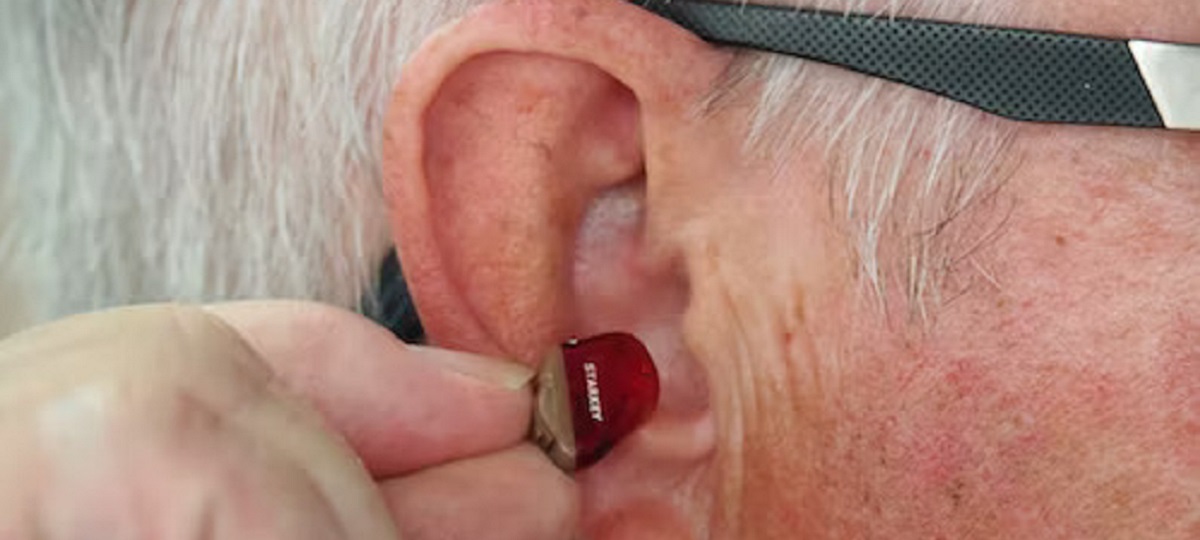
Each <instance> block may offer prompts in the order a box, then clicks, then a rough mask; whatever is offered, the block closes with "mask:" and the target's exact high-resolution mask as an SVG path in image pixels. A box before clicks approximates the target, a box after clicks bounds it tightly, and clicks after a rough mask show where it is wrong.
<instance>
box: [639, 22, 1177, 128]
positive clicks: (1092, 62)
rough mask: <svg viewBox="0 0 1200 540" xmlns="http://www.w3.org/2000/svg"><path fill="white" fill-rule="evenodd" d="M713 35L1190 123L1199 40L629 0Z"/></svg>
mask: <svg viewBox="0 0 1200 540" xmlns="http://www.w3.org/2000/svg"><path fill="white" fill-rule="evenodd" d="M633 1H634V2H635V3H637V4H639V5H641V6H642V7H644V8H645V9H648V10H650V11H652V12H654V13H656V14H658V15H661V16H663V17H665V18H667V19H669V20H671V21H673V22H675V23H677V24H679V25H681V26H683V27H684V28H687V29H688V30H690V31H692V32H693V33H695V34H696V35H698V36H699V37H701V38H703V39H705V40H707V41H711V42H713V43H717V44H722V45H731V46H737V47H747V48H753V49H757V50H763V51H769V52H774V53H780V54H786V55H791V56H797V57H801V58H806V59H810V60H815V61H819V62H824V63H828V64H833V65H837V66H841V67H845V68H848V69H851V70H853V71H857V72H860V73H864V74H867V75H872V76H876V77H881V78H884V79H888V80H891V81H894V82H898V83H901V84H905V85H908V86H913V87H916V88H920V89H923V90H926V91H929V92H933V93H935V94H938V95H941V96H944V97H947V98H950V99H953V100H955V101H959V102H962V103H965V104H968V105H972V106H974V107H978V108H980V109H983V110H985V111H988V112H991V113H994V114H997V115H1000V116H1003V117H1006V118H1011V119H1014V120H1023V121H1033V122H1053V123H1068V124H1087V125H1114V126H1132V127H1150V128H1170V129H1183V130H1200V45H1185V44H1169V43H1157V42H1150V41H1125V40H1116V39H1107V38H1100V37H1092V36H1083V35H1073V34H1061V33H1051V32H1037V31H1030V30H1020V29H1013V28H1000V27H991V26H981V25H968V24H955V23H945V22H937V21H927V20H920V19H907V18H889V17H875V16H868V15H862V14H846V13H840V12H830V11H820V10H804V9H796V8H790V7H780V6H762V5H753V4H726V3H717V2H710V1H693V0H633Z"/></svg>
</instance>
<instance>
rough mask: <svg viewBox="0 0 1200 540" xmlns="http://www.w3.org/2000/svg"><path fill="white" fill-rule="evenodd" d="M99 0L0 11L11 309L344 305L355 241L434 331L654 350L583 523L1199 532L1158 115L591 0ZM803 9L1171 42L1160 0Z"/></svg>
mask: <svg viewBox="0 0 1200 540" xmlns="http://www.w3.org/2000/svg"><path fill="white" fill-rule="evenodd" d="M119 4H121V5H120V6H114V7H112V8H111V10H112V11H111V12H107V11H106V12H103V13H98V12H95V11H88V10H85V9H83V8H82V7H81V8H78V11H73V10H70V9H67V8H64V7H61V6H58V5H57V4H55V6H56V7H53V8H47V7H44V6H43V5H42V3H40V2H35V1H32V0H29V1H19V2H16V7H14V8H11V9H12V10H13V11H14V12H15V13H16V14H17V15H19V16H16V17H6V18H5V20H6V21H13V22H6V23H0V24H9V25H13V28H7V29H5V30H6V32H5V33H4V35H6V36H9V37H6V38H4V39H5V40H7V42H8V43H6V45H8V44H11V45H12V46H11V47H6V51H7V54H9V55H11V56H12V57H13V58H14V59H15V60H20V62H16V61H14V63H13V65H20V66H21V67H22V70H21V71H19V72H17V73H14V70H6V75H5V77H9V78H10V79H9V80H6V81H5V83H4V85H3V86H0V89H2V92H0V103H3V104H4V108H3V110H6V111H13V112H12V113H11V114H13V117H12V120H6V124H7V127H17V128H18V129H16V130H13V133H11V134H9V135H8V140H7V143H6V148H7V150H5V151H4V152H3V153H0V156H3V157H4V158H5V160H6V162H4V163H5V164H6V166H7V167H8V169H9V171H10V173H11V174H12V176H11V179H6V182H5V183H4V184H0V189H6V190H7V192H6V194H7V198H6V199H4V200H5V201H6V202H8V203H10V204H12V205H13V208H14V209H15V210H13V214H12V215H15V216H21V215H22V214H28V215H26V216H23V217H22V218H21V219H18V220H13V221H11V222H7V223H4V224H3V225H4V227H5V228H4V229H0V235H2V236H0V247H4V248H6V249H8V250H9V252H10V253H15V254H19V255H20V257H19V258H12V257H9V258H6V260H7V261H8V263H7V264H6V267H5V273H4V274H3V275H2V277H3V278H5V279H6V280H7V282H8V283H10V284H13V283H15V284H17V285H15V286H14V287H15V288H19V289H20V290H22V291H26V292H27V294H26V295H25V299H26V300H28V301H27V302H26V303H25V304H24V305H26V306H28V307H29V308H30V310H31V311H30V312H29V318H38V317H47V316H52V315H56V314H60V313H65V312H70V311H76V310H80V309H85V308H90V307H95V306H98V305H104V304H111V303H124V302H129V301H137V300H148V299H162V298H179V299H203V300H211V299H218V298H230V297H247V296H294V297H295V296H299V297H311V298H317V299H321V300H325V301H328V302H331V303H336V304H341V305H345V306H354V305H356V304H357V302H358V301H359V299H360V298H362V297H363V292H364V291H365V290H366V288H367V286H368V284H369V282H370V279H371V276H372V271H373V270H374V269H375V268H377V265H378V262H379V258H380V257H381V256H382V253H383V252H384V251H386V249H387V248H388V247H389V245H391V244H392V243H393V242H394V243H395V245H396V246H397V248H398V250H399V253H400V256H401V260H402V261H403V263H404V267H405V270H406V274H407V277H408V279H409V282H410V286H411V287H412V290H413V293H414V297H415V300H416V303H417V306H418V309H419V310H420V313H421V316H422V319H423V321H424V323H425V325H426V327H427V330H428V332H429V335H430V337H431V339H432V341H434V342H435V343H437V344H440V345H443V346H448V347H454V348H462V349H467V350H473V351H478V352H483V353H489V354H499V355H507V356H512V357H517V358H521V359H525V360H528V361H534V360H535V359H537V358H539V356H540V352H541V351H542V350H544V349H545V348H546V347H548V346H550V345H551V344H553V343H555V342H557V341H561V340H562V339H564V338H566V337H568V336H571V335H588V334H592V333H597V332H601V331H607V330H613V329H620V330H627V331H632V332H634V333H636V334H638V335H639V336H640V337H642V338H643V340H644V341H646V343H647V345H648V346H649V347H650V349H651V351H652V352H653V353H654V355H655V357H656V359H657V360H658V362H659V369H660V372H661V373H662V374H663V376H664V387H663V394H662V402H661V404H660V408H659V411H658V412H657V413H656V415H655V416H654V418H652V419H651V421H650V422H649V423H648V424H647V425H646V426H645V427H644V428H643V429H642V430H640V431H639V432H638V433H637V434H635V435H634V436H633V437H632V438H631V439H630V440H628V441H626V442H625V443H623V444H622V445H621V446H619V447H618V448H617V449H616V450H615V451H614V452H613V454H612V455H611V456H610V458H609V459H607V460H605V461H604V462H602V463H601V464H599V465H597V466H596V467H594V468H593V469H590V470H589V471H587V472H586V473H584V474H582V475H580V477H579V485H580V493H581V515H582V518H583V519H582V528H583V530H584V531H585V533H586V534H588V535H589V536H590V537H597V538H606V537H612V538H627V537H631V536H633V537H637V535H639V534H640V535H642V536H645V537H649V538H675V537H679V538H688V537H705V536H713V537H722V538H770V537H781V538H793V537H832V538H839V537H863V536H878V537H885V538H891V537H931V536H945V537H969V538H988V537H995V538H1013V537H1037V536H1043V535H1047V534H1054V535H1057V536H1064V537H1086V538H1091V537H1110V536H1111V537H1122V536H1130V535H1136V536H1139V537H1145V536H1150V537H1156V536H1157V537H1188V536H1189V535H1195V534H1197V531H1198V530H1200V514H1198V513H1197V512H1198V510H1197V509H1198V508H1200V499H1197V495H1196V494H1197V493H1200V473H1198V472H1197V471H1200V462H1198V461H1197V458H1196V456H1200V442H1198V441H1200V436H1197V432H1196V429H1197V428H1196V426H1197V425H1198V423H1200V346H1198V345H1197V339H1196V337H1195V336H1196V335H1197V334H1198V333H1200V303H1198V302H1197V299H1196V298H1194V296H1195V295H1196V293H1193V291H1197V290H1200V270H1196V269H1197V268H1200V264H1198V263H1200V233H1198V232H1197V231H1200V223H1198V222H1200V218H1198V217H1197V216H1200V184H1197V183H1196V181H1195V180H1196V178H1197V176H1200V139H1197V137H1196V136H1195V135H1194V134H1170V133H1166V132H1152V131H1143V130H1128V129H1115V128H1096V127H1071V126H1046V125H1032V124H1018V123H1014V122H1010V121H1007V120H1002V119H998V118H995V117H992V116H989V115H987V114H985V113H982V112H979V111H976V110H973V109H969V108H967V107H965V106H962V105H958V104H954V103H950V102H947V101H945V100H942V99H940V98H936V97H933V96H930V95H927V94H924V93H921V92H919V91H916V90H912V89H909V88H905V87H901V86H898V85H894V84H892V83H888V82H883V81H879V80H873V79H870V78H867V77H864V76H860V75H856V74H851V73H847V72H843V71H840V70H838V69H836V68H830V67H827V66H821V65H817V64H812V63H807V62H803V61H798V60H792V59H786V58H782V57H775V56H771V55H767V54H760V53H748V52H734V51H730V50H726V49H721V48H717V47H714V46H712V45H709V44H706V43H704V42H702V41H700V40H699V39H697V38H695V37H694V36H692V35H690V34H688V33H687V32H685V31H683V30H682V29H680V28H678V27H676V26H674V25H673V24H671V23H669V22H667V21H665V20H662V19H660V18H658V17H656V16H654V15H652V14H650V13H648V12H645V11H643V10H641V9H639V8H637V7H636V6H633V5H629V4H626V3H624V2H621V1H619V0H566V1H563V0H559V1H550V0H529V1H505V0H498V1H495V2H486V3H482V2H481V3H480V4H481V5H480V6H474V5H473V4H474V3H471V2H465V3H453V2H452V3H439V2H424V3H423V2H419V1H416V2H411V3H395V2H383V1H379V0H363V1H361V2H351V3H329V5H325V3H320V4H321V5H316V4H317V3H312V4H313V5H309V3H300V4H296V5H295V7H289V8H288V9H286V10H283V9H279V8H277V7H270V6H265V5H264V6H257V5H256V4H254V3H221V4H219V5H218V4H212V5H209V4H203V3H198V2H197V3H193V2H176V3H149V2H138V3H128V2H127V3H119ZM805 5H818V6H819V7H826V8H833V9H853V10H857V11H866V12H880V13H889V14H900V15H915V16H927V17H934V18H940V19H945V20H951V21H960V22H985V23H998V24H1005V25H1010V26H1025V27H1030V28H1038V29H1044V30H1060V31H1072V32H1080V33H1092V34H1102V35H1110V36H1114V37H1129V38H1134V37H1137V38H1145V39H1159V40H1175V41H1190V42H1200V33H1197V29H1198V28H1200V14H1198V13H1197V12H1196V11H1195V10H1194V7H1193V6H1192V5H1191V3H1190V2H1188V1H1187V0H1156V1H1155V2H1152V3H1151V4H1146V3H1144V2H1142V3H1132V2H1128V3H1122V2H1115V1H1114V2H1108V3H1107V4H1106V5H1105V6H1104V8H1105V9H1095V4H1094V3H1093V4H1088V3H1085V2H1074V1H1070V0H1063V1H1059V2H1041V3H1038V2H997V1H989V0H922V1H918V0H913V1H910V2H882V1H880V2H857V1H852V2H845V1H830V2H821V3H817V4H813V3H805ZM256 6H257V7H256ZM39 40H42V41H39ZM47 44H52V45H54V46H53V47H51V46H48V45H47ZM18 83H19V84H18ZM10 105H23V106H21V107H15V106H10ZM6 114H9V113H6ZM14 261H20V264H13V262H14ZM81 272H84V273H86V274H87V275H88V277H89V278H90V279H88V280H83V279H81V276H80V273H81ZM6 305H8V304H7V303H6ZM1046 531H1053V533H1047V532H1046Z"/></svg>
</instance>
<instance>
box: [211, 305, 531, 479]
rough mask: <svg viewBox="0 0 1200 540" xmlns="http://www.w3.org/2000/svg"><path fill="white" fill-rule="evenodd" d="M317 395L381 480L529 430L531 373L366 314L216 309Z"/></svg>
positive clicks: (283, 374)
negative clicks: (416, 340)
mask: <svg viewBox="0 0 1200 540" xmlns="http://www.w3.org/2000/svg"><path fill="white" fill-rule="evenodd" d="M208 309H209V311H210V312H212V313H214V314H216V315H217V316H219V317H220V318H221V319H223V320H224V321H226V322H227V323H228V324H229V325H230V326H232V327H233V328H234V329H235V330H236V331H238V332H239V333H240V334H241V335H242V336H243V337H244V338H245V339H246V340H247V341H248V342H249V343H250V345H251V346H252V347H253V348H254V349H255V350H256V351H257V352H258V353H259V354H260V355H261V356H262V357H263V359H264V360H265V361H266V363H267V364H268V365H269V366H270V367H271V368H272V369H273V370H274V372H275V374H276V376H277V377H278V378H279V379H280V381H281V382H282V383H283V385H284V386H285V387H286V388H287V389H288V390H290V391H292V392H293V393H295V394H297V395H298V396H300V397H301V398H302V399H305V400H306V401H308V402H310V403H311V404H312V405H313V406H314V407H315V408H316V409H317V410H318V412H320V413H321V414H322V416H323V417H324V418H325V420H326V421H327V422H328V423H329V424H330V427H331V429H333V430H335V431H337V432H338V433H340V434H341V435H342V436H344V437H345V438H346V440H347V442H348V443H349V444H350V446H351V448H353V449H354V451H355V452H356V453H357V454H358V455H359V457H360V458H361V459H362V460H363V463H364V465H365V466H366V467H367V469H368V470H369V471H370V472H371V473H372V474H373V475H374V476H376V477H377V478H380V477H390V476H394V475H398V474H402V473H404V472H407V471H412V470H416V469H420V468H424V467H428V466H430V465H435V464H438V463H444V462H447V461H450V460H455V459H460V458H463V457H467V456H474V455H480V454H485V453H488V452H493V451H496V450H499V449H503V448H507V447H510V446H512V445H514V444H516V443H518V442H519V441H521V440H522V439H523V438H524V437H525V435H526V433H527V432H528V429H529V421H530V416H531V411H532V394H531V392H530V390H529V388H528V387H527V383H528V381H529V380H530V379H531V378H532V376H533V374H532V372H531V371H530V370H529V369H528V368H526V367H524V366H520V365H518V364H515V363H510V362H501V361H499V360H490V359H484V358H482V357H478V356H474V355H468V354H465V353H457V352H451V351H445V350H438V349H431V348H425V347H414V346H409V345H405V344H404V343H402V342H400V341H399V340H397V339H395V338H394V337H393V336H392V335H391V334H390V333H389V332H387V331H386V330H385V329H383V328H381V327H379V326H377V325H376V324H374V323H372V322H371V321H369V320H367V319H366V318H364V317H361V316H359V315H356V314H354V313H350V312H348V311H343V310H339V309H335V308H331V307H327V306H321V305H318V304H310V303H303V302H247V303H234V304H220V305H214V306H210V307H209V308H208Z"/></svg>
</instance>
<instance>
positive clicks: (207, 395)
mask: <svg viewBox="0 0 1200 540" xmlns="http://www.w3.org/2000/svg"><path fill="white" fill-rule="evenodd" d="M532 376H533V373H532V372H531V371H530V370H528V369H524V368H521V367H520V366H518V365H516V364H513V363H511V362H503V361H499V360H495V359H484V358H480V357H476V356H473V355H463V354H461V353H455V352H450V351H442V350H437V349H431V348H422V347H409V346H405V345H404V344H402V343H400V342H398V341H397V340H395V339H394V338H393V337H392V336H391V334H389V333H388V332H387V331H386V330H384V329H382V328H379V327H378V326H376V325H375V324H373V323H371V322H370V321H368V320H367V319H365V318H363V317H361V316H358V315H356V314H353V313H350V312H347V311H343V310H338V309H334V308H330V307H327V306H321V305H316V304H306V303H297V302H256V303H239V304H219V305H212V306H208V307H206V308H204V309H201V308H198V307H189V306H173V305H154V306H138V307H132V308H123V309H119V310H113V311H109V312H103V313H96V314H88V315H83V316H78V317H73V318H70V319H66V320H63V321H59V322H55V323H53V324H49V325H46V326H42V327H38V328H36V329H33V330H30V331H27V332H23V333H21V334H18V335H16V336H13V337H11V338H9V339H6V340H3V341H0V438H2V439H3V440H4V441H5V444H4V445H3V446H2V447H0V478H2V479H3V482H0V538H3V539H5V540H9V539H12V540H17V539H26V538H45V539H47V540H67V539H74V538H97V537H103V538H161V539H175V538H179V539H184V538H262V539H269V538H289V539H292V538H356V539H368V538H371V539H374V538H378V539H389V538H396V537H397V535H398V537H400V538H448V539H449V538H478V537H481V536H486V537H489V538H514V539H515V538H520V539H527V538H545V539H557V538H562V537H564V536H565V535H567V534H569V533H568V532H567V531H569V530H571V529H573V528H574V522H575V518H576V511H575V508H576V499H575V496H574V487H573V484H572V483H571V482H570V480H569V479H568V478H567V477H566V476H565V475H563V474H562V473H561V471H559V470H558V469H556V468H555V467H554V466H553V465H552V464H550V462H549V461H548V460H547V459H546V458H545V457H544V456H543V455H542V454H541V452H540V451H538V450H537V449H536V448H534V447H533V446H532V445H529V444H522V440H523V438H524V437H525V434H526V432H527V430H528V425H529V415H530V413H531V405H532V393H531V392H530V391H529V388H528V385H527V383H528V381H529V380H530V379H531V377H532ZM547 497H549V498H550V499H549V500H547Z"/></svg>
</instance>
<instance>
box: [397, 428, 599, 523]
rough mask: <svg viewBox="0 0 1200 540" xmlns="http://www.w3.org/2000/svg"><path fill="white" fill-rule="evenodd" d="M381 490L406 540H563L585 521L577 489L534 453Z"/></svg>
mask: <svg viewBox="0 0 1200 540" xmlns="http://www.w3.org/2000/svg"><path fill="white" fill-rule="evenodd" d="M381 488H382V491H383V496H384V500H385V501H386V503H387V505H388V508H389V510H390V511H391V513H392V517H393V518H394V520H395V522H396V526H397V529H398V530H399V531H400V533H401V534H400V537H401V538H405V539H413V540H425V539H438V540H456V539H460V538H461V539H475V538H490V539H493V540H505V539H520V540H543V539H544V540H563V539H566V538H571V537H572V532H573V531H574V530H575V527H576V523H577V520H578V516H579V495H578V492H577V490H576V487H575V485H574V483H573V482H572V481H571V480H570V479H569V478H568V477H567V476H566V475H564V474H563V473H562V472H561V471H559V470H558V469H557V468H555V467H554V466H553V465H552V464H551V463H550V462H549V461H548V460H547V459H546V458H545V456H543V455H542V454H541V452H539V451H538V450H537V449H536V448H534V447H533V446H530V445H520V446H517V447H514V448H511V449H508V450H505V451H503V452H500V453H496V454H491V455H487V456H483V457H477V458H472V459H467V460H463V461H457V462H454V463H449V464H446V465H442V466H439V467H433V468H430V469H426V470H423V471H420V472H417V473H414V474H411V475H408V476H404V477H400V478H395V479H391V480H387V481H384V482H383V484H382V486H381Z"/></svg>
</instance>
